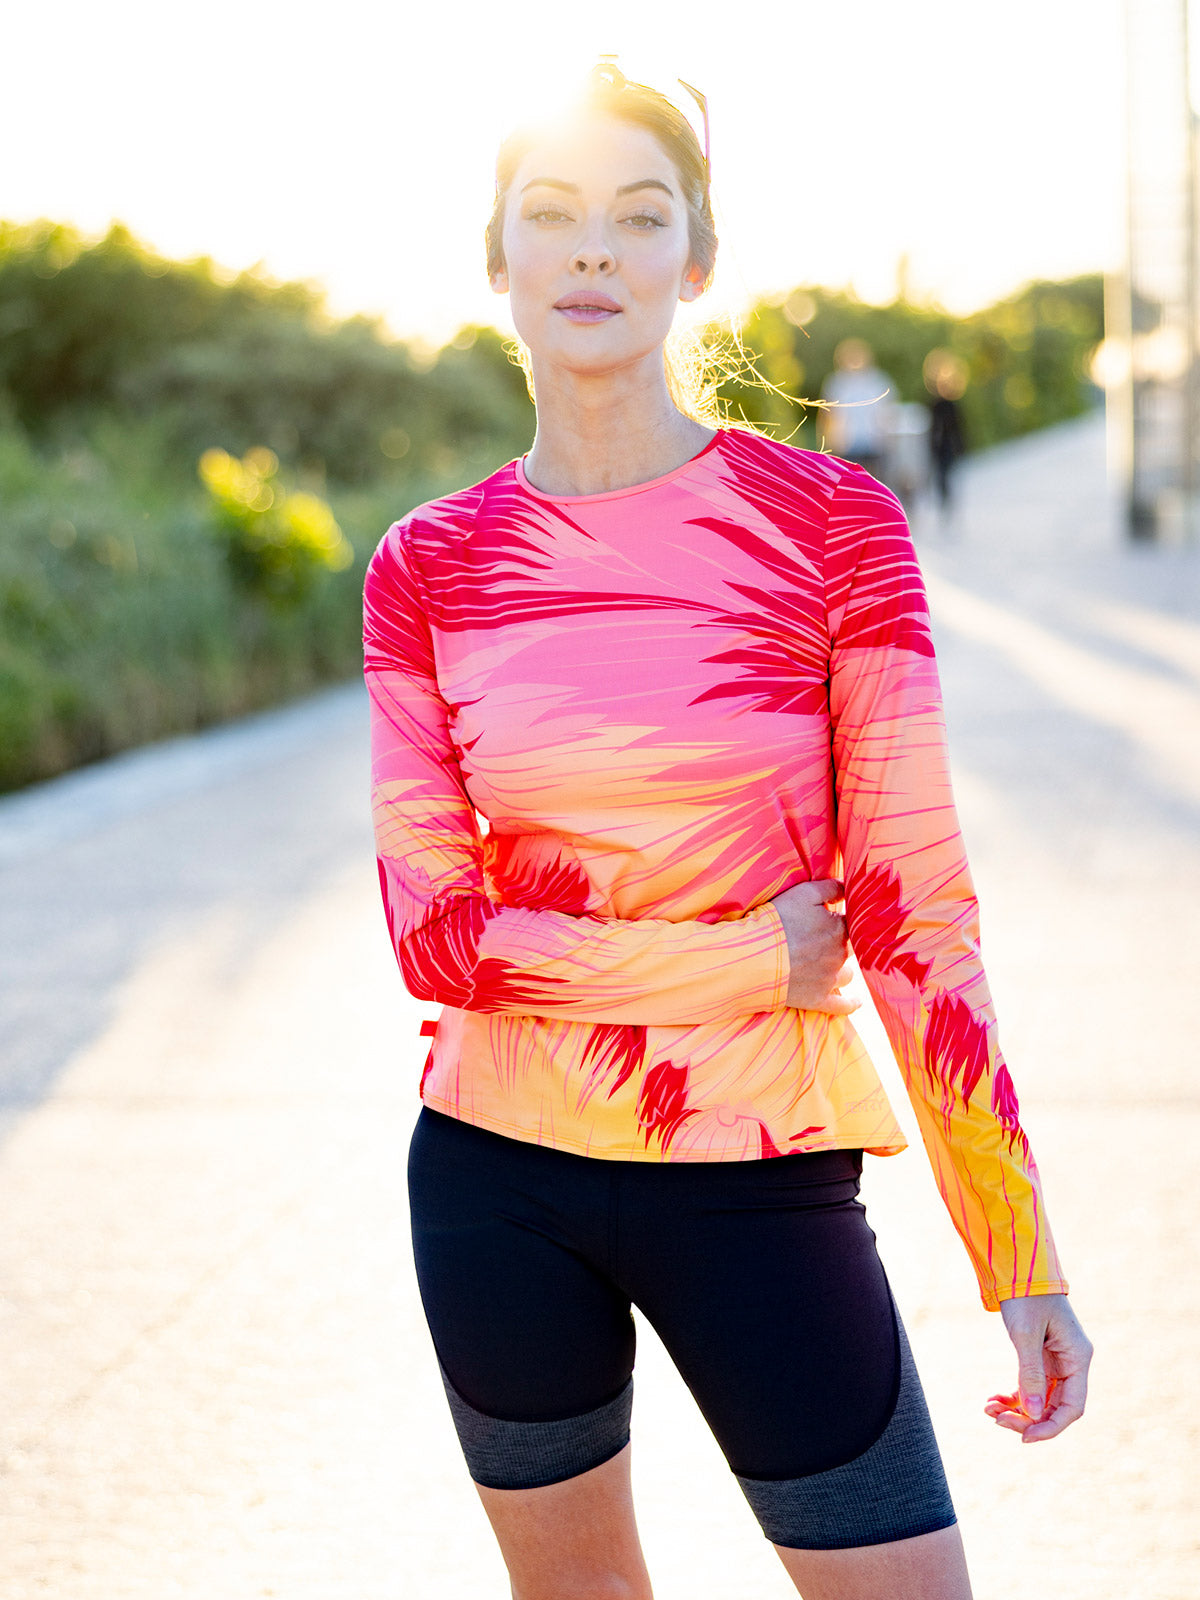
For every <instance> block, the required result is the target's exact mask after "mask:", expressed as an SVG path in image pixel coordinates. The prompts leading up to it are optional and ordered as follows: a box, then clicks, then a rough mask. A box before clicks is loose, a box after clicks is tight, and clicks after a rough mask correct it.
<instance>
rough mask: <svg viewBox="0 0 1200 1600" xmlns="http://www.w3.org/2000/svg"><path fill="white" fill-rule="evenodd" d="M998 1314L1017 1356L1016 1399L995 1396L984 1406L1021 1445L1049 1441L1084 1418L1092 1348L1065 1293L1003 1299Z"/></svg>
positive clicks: (1001, 1395)
mask: <svg viewBox="0 0 1200 1600" xmlns="http://www.w3.org/2000/svg"><path fill="white" fill-rule="evenodd" d="M1000 1314H1001V1316H1002V1317H1003V1318H1004V1326H1005V1327H1006V1328H1007V1329H1008V1336H1009V1338H1010V1339H1011V1340H1012V1342H1013V1344H1014V1346H1015V1347H1016V1351H1017V1360H1018V1369H1017V1383H1018V1388H1017V1392H1016V1393H1015V1394H994V1395H993V1396H992V1397H991V1399H990V1400H989V1401H988V1403H987V1405H986V1406H984V1408H983V1409H984V1410H985V1411H986V1412H987V1414H988V1416H989V1417H992V1418H994V1419H995V1421H996V1422H998V1423H999V1425H1000V1426H1001V1427H1002V1428H1012V1429H1013V1430H1014V1432H1016V1433H1019V1434H1021V1435H1022V1443H1023V1444H1036V1443H1037V1442H1038V1440H1039V1439H1053V1438H1054V1436H1055V1435H1056V1434H1059V1433H1061V1432H1062V1431H1063V1429H1064V1428H1068V1427H1070V1425H1071V1423H1072V1422H1076V1421H1078V1419H1079V1418H1080V1417H1081V1416H1082V1415H1083V1408H1084V1404H1085V1402H1086V1400H1087V1380H1088V1368H1089V1366H1090V1365H1091V1362H1092V1346H1091V1342H1090V1340H1089V1339H1088V1336H1087V1334H1086V1333H1084V1331H1083V1329H1082V1328H1081V1327H1080V1326H1079V1321H1078V1319H1077V1318H1076V1316H1075V1313H1074V1312H1073V1311H1072V1310H1071V1307H1070V1304H1069V1303H1068V1300H1067V1297H1066V1295H1065V1294H1031V1295H1029V1296H1027V1297H1026V1298H1025V1299H1021V1300H1002V1301H1001V1302H1000Z"/></svg>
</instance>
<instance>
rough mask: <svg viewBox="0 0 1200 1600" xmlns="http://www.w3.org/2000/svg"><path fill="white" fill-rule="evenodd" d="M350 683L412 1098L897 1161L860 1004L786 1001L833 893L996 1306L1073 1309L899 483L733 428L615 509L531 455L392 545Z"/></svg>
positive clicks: (591, 1151)
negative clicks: (777, 899)
mask: <svg viewBox="0 0 1200 1600" xmlns="http://www.w3.org/2000/svg"><path fill="white" fill-rule="evenodd" d="M365 667H366V677H367V684H368V687H369V692H370V701H371V717H372V758H373V805H374V817H375V828H376V837H377V848H378V856H379V873H380V882H381V885H382V891H383V899H384V905H385V909H386V913H387V919H388V925H389V928H390V931H391V936H392V941H393V945H394V947H395V951H396V955H397V957H398V960H399V964H400V968H401V971H402V974H403V977H404V980H405V983H406V984H407V987H408V988H409V990H410V991H411V993H412V994H414V995H415V996H417V997H418V998H420V999H423V1000H426V1001H434V1002H437V1003H439V1004H440V1005H441V1006H442V1007H443V1010H442V1012H441V1016H440V1019H439V1021H438V1023H437V1027H436V1034H435V1037H434V1040H433V1044H432V1047H431V1049H430V1052H429V1057H428V1059H427V1062H426V1065H425V1071H424V1075H423V1078H422V1082H421V1094H422V1097H423V1099H424V1101H425V1103H426V1104H427V1105H429V1106H431V1107H433V1108H434V1109H436V1110H438V1111H441V1112H444V1113H446V1114H448V1115H450V1116H453V1117H459V1118H462V1119H464V1120H466V1121H468V1122H472V1123H476V1124H478V1125H480V1126H483V1127H486V1128H490V1129H492V1130H494V1131H495V1132H498V1133H502V1134H506V1135H508V1136H509V1137H513V1138H517V1139H524V1140H532V1141H534V1142H537V1143H540V1144H545V1145H551V1146H553V1147H555V1148H557V1149H562V1150H570V1151H575V1152H578V1153H582V1154H584V1155H589V1156H595V1157H598V1158H602V1159H603V1158H606V1159H617V1160H624V1161H725V1160H744V1159H756V1158H762V1157H771V1156H775V1155H780V1154H784V1153H787V1152H791V1151H799V1150H827V1149H833V1148H862V1149H865V1150H868V1151H871V1152H874V1153H876V1154H880V1155H888V1154H892V1153H894V1152H896V1151H898V1150H900V1149H902V1148H903V1147H904V1143H905V1141H904V1138H903V1135H902V1133H901V1132H900V1129H899V1126H898V1125H897V1123H896V1120H895V1116H894V1114H893V1112H892V1109H891V1107H890V1105H889V1104H888V1101H887V1098H886V1095H885V1094H884V1092H883V1089H882V1086H881V1085H880V1082H879V1079H878V1077H877V1075H876V1072H875V1069H874V1067H873V1066H872V1064H871V1062H870V1060H869V1058H868V1056H867V1054H866V1051H865V1050H864V1048H863V1046H862V1044H861V1042H860V1040H859V1038H858V1036H857V1035H856V1033H855V1031H854V1028H853V1026H852V1025H851V1023H850V1022H849V1020H848V1019H847V1018H845V1017H839V1016H829V1015H826V1014H824V1013H821V1012H815V1011H807V1010H799V1009H796V1008H793V1007H789V1006H788V1005H787V1004H786V995H787V986H788V975H789V962H788V952H787V941H786V937H785V933H784V928H783V924H782V922H781V920H780V917H779V915H778V913H777V912H776V911H775V910H774V908H773V907H772V906H771V905H770V904H769V902H770V900H771V898H772V897H773V896H775V895H777V894H779V893H780V892H781V891H782V890H784V889H785V888H788V887H789V886H791V885H793V884H796V883H799V882H802V881H805V880H808V879H816V878H829V877H838V878H842V879H843V881H844V883H845V892H846V911H847V918H848V923H849V928H850V935H851V941H852V947H853V950H854V954H855V956H856V958H857V961H858V963H859V966H860V967H861V969H862V972H863V974H864V976H865V979H866V982H867V984H868V987H869V988H870V991H871V994H872V996H873V998H874V1001H875V1003H876V1006H877V1009H878V1011H879V1013H880V1015H881V1017H882V1019H883V1022H884V1025H885V1027H886V1029H887V1033H888V1037H889V1040H890V1043H891V1046H892V1049H893V1051H894V1053H895V1056H896V1060H897V1062H898V1063H899V1066H900V1069H901V1071H902V1073H903V1075H904V1078H905V1081H906V1084H907V1086H908V1090H909V1094H910V1097H911V1099H912V1102H913V1105H914V1107H915V1110H916V1114H917V1117H918V1120H919V1123H920V1127H921V1132H922V1136H923V1138H924V1142H925V1145H926V1149H927V1150H928V1153H929V1157H930V1160H931V1163H932V1166H933V1171H934V1175H935V1177H936V1180H937V1183H938V1186H939V1188H940V1190H941V1193H942V1196H943V1198H944V1200H945V1203H946V1206H947V1208H948V1209H949V1212H950V1216H951V1218H952V1220H953V1222H954V1224H955V1227H956V1228H957V1229H958V1232H959V1234H960V1236H961V1237H962V1239H963V1242H964V1244H965V1245H966V1248H967V1250H968V1252H969V1254H970V1257H971V1260H972V1263H973V1265H974V1267H975V1271H976V1274H977V1276H978V1279H979V1284H980V1289H981V1293H982V1296H983V1300H984V1304H985V1305H987V1306H989V1307H990V1308H993V1309H994V1308H995V1307H996V1306H997V1305H998V1303H999V1301H1000V1300H1002V1299H1006V1298H1010V1297H1013V1296H1021V1295H1028V1294H1038V1293H1050V1292H1055V1291H1062V1290H1065V1288H1066V1285H1065V1283H1064V1280H1063V1277H1062V1272H1061V1269H1060V1267H1059V1264H1058V1259H1057V1256H1056V1253H1055V1249H1054V1244H1053V1241H1052V1239H1051V1235H1050V1231H1049V1228H1048V1226H1047V1222H1046V1217H1045V1214H1044V1211H1043V1206H1042V1199H1041V1192H1040V1187H1039V1180H1038V1173H1037V1168H1036V1166H1035V1164H1034V1161H1033V1158H1032V1155H1031V1153H1030V1150H1029V1145H1028V1142H1027V1140H1026V1137H1025V1134H1024V1132H1023V1130H1022V1128H1021V1125H1020V1121H1019V1119H1018V1111H1017V1100H1016V1096H1015V1094H1014V1091H1013V1085H1012V1081H1011V1079H1010V1077H1009V1074H1008V1070H1007V1068H1006V1066H1005V1064H1004V1060H1003V1057H1002V1056H1001V1053H1000V1049H999V1046H998V1043H997V1038H996V1025H995V1019H994V1015H993V1010H992V1003H991V999H990V996H989V992H988V987H987V981H986V978H985V975H984V970H983V966H982V964H981V960H980V953H979V942H978V915H977V905H976V899H975V894H974V891H973V888H972V884H971V879H970V875H969V871H968V867H967V862H966V858H965V855H964V852H963V845H962V840H961V837H960V833H959V827H958V823H957V819H956V816H955V811H954V803H953V797H952V794H951V789H950V780H949V772H948V766H947V756H946V746H945V736H944V728H943V715H942V705H941V694H940V689H939V684H938V677H937V670H936V665H935V662H934V655H933V648H932V644H931V640H930V630H929V621H928V613H927V608H926V602H925V594H924V588H923V585H922V581H921V574H920V569H919V567H918V564H917V560H916V556H915V554H914V551H913V546H912V542H911V538H910V535H909V532H908V528H907V525H906V523H905V519H904V514H903V512H902V510H901V508H900V505H899V503H898V501H897V500H896V499H895V497H894V496H893V495H892V494H891V492H890V491H889V490H888V489H886V488H885V487H884V486H883V485H882V484H880V483H878V482H877V481H876V480H875V479H874V478H872V477H870V476H869V475H868V474H867V473H866V472H864V471H863V470H862V469H861V468H859V467H855V466H852V465H849V464H847V463H846V462H843V461H839V460H837V459H836V458H834V457H830V456H826V455H821V454H817V453H815V452H812V451H806V450H799V449H795V448H793V447H791V446H789V445H785V444H780V443H777V442H776V441H774V440H770V439H765V438H762V437H759V436H757V435H754V434H750V433H748V432H746V431H744V430H739V429H722V430H720V431H718V433H717V434H716V436H715V437H714V438H713V439H712V440H711V441H710V443H709V444H708V445H707V446H706V447H705V448H704V449H703V450H702V451H701V452H700V454H699V455H697V456H695V457H693V458H692V459H691V460H690V461H688V462H686V463H685V464H684V465H683V466H681V467H679V468H678V469H676V470H675V471H674V472H670V473H667V474H666V475H665V476H663V477H661V478H656V479H654V480H652V481H651V482H649V483H643V484H638V485H635V486H633V487H631V488H627V489H620V490H616V491H613V492H610V493H603V494H590V495H577V496H554V495H549V494H545V493H543V492H541V491H540V490H538V489H536V488H534V487H533V486H532V485H531V484H530V483H529V482H528V480H527V478H526V477H525V474H524V471H523V467H522V464H521V462H519V461H515V462H510V463H509V464H508V465H507V466H504V467H502V468H500V470H499V471H497V472H495V473H493V474H492V475H491V476H490V477H488V478H487V479H485V480H484V481H483V482H482V483H479V484H476V485H474V486H473V487H471V488H469V489H464V490H462V491H460V492H458V493H456V494H451V495H449V496H447V497H445V498H444V499H440V500H436V501H433V502H431V503H429V504H427V505H424V506H421V507H419V508H418V509H416V510H415V511H413V512H411V513H410V514H409V515H408V516H406V517H405V518H404V519H403V520H402V521H400V522H398V523H396V524H395V525H394V526H393V527H392V528H390V529H389V530H388V532H387V534H386V535H385V536H384V538H383V540H382V542H381V543H380V545H379V548H378V550H377V551H376V553H375V555H374V557H373V559H372V561H371V564H370V568H369V571H368V574H367V580H366V593H365Z"/></svg>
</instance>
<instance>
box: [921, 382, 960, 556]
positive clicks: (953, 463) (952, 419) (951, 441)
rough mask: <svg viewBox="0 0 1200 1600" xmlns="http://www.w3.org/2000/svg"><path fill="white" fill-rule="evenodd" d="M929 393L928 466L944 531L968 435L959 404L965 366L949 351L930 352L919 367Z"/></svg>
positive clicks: (951, 513) (951, 511)
mask: <svg viewBox="0 0 1200 1600" xmlns="http://www.w3.org/2000/svg"><path fill="white" fill-rule="evenodd" d="M922 371H923V374H924V378H925V387H926V388H927V389H928V390H929V394H930V397H931V398H930V401H929V465H930V475H931V477H932V480H933V487H934V492H935V494H936V496H937V507H938V516H939V519H940V522H941V526H942V528H943V530H946V529H949V528H950V527H951V526H952V524H953V521H954V518H955V512H956V509H957V502H956V499H955V495H954V478H955V471H956V468H957V466H958V463H959V462H960V461H961V460H962V458H963V456H964V455H965V454H966V452H967V436H966V430H965V428H964V426H963V417H962V407H961V405H960V404H959V402H960V401H961V400H962V397H963V395H964V394H965V393H966V388H967V364H966V362H965V361H964V360H963V359H962V357H961V356H959V355H956V354H955V353H954V352H953V351H952V350H931V351H930V352H929V354H928V355H927V356H926V357H925V361H924V365H923V368H922Z"/></svg>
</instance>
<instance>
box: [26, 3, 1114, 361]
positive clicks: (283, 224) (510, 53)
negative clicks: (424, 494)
mask: <svg viewBox="0 0 1200 1600" xmlns="http://www.w3.org/2000/svg"><path fill="white" fill-rule="evenodd" d="M4 43H5V54H6V57H7V66H8V70H7V72H6V74H5V78H6V83H5V93H4V96H3V97H2V99H0V148H2V149H3V150H4V152H5V156H4V160H3V163H2V164H0V216H5V217H8V218H13V219H16V220H29V219H32V218H34V217H38V216H48V217H53V218H55V219H56V220H64V221H71V222H74V223H76V224H77V225H79V226H80V227H82V228H83V229H84V230H86V231H88V232H98V231H101V230H103V229H104V228H105V227H106V226H107V224H108V222H109V221H110V219H112V218H119V219H121V220H122V221H124V222H126V223H127V224H128V225H129V226H130V227H131V228H132V229H133V231H134V232H135V233H136V234H138V235H139V236H140V237H142V238H144V239H145V240H147V241H148V242H149V243H150V244H152V245H154V246H155V247H157V248H158V249H159V250H161V251H163V252H164V253H166V254H168V255H172V256H190V255H199V254H207V255H211V256H213V257H215V258H216V259H217V260H218V261H220V262H223V263H225V264H226V265H229V266H232V267H242V266H247V265H249V264H251V263H253V262H256V261H261V262H263V263H264V265H265V266H266V268H267V269H268V270H269V271H270V272H272V273H273V274H274V275H276V276H278V277H304V278H317V279H320V280H321V281H322V282H323V283H324V284H325V285H326V287H327V288H328V290H329V294H330V298H331V301H332V304H333V306H334V308H335V309H336V310H338V311H343V312H351V311H358V310H365V311H372V312H381V313H383V314H384V315H385V317H386V318H387V320H388V322H389V324H390V325H391V326H392V327H393V328H394V329H395V330H396V332H398V333H401V334H421V335H423V336H424V337H426V338H428V339H432V340H435V341H440V340H441V339H444V338H445V337H446V336H448V334H450V333H451V332H452V331H453V330H454V329H455V328H456V327H457V326H459V325H460V324H461V323H463V322H467V321H492V322H495V323H496V324H497V325H498V326H501V327H504V328H506V329H507V328H508V327H509V323H508V321H507V313H506V304H507V303H506V302H505V301H503V300H501V299H498V298H497V297H495V296H493V295H492V294H491V292H490V291H489V289H488V286H487V281H486V278H485V275H484V269H483V226H484V223H485V221H486V218H487V213H488V210H489V208H490V202H491V195H492V166H493V160H494V156H495V148H496V145H497V143H498V141H499V139H500V137H501V135H502V134H503V133H504V132H505V131H506V129H507V128H508V127H509V126H510V125H511V124H512V123H514V122H516V121H517V120H519V118H520V117H521V114H522V112H523V111H524V109H525V108H526V107H527V106H528V105H529V104H531V103H532V102H533V101H535V100H536V99H537V98H539V97H540V96H541V95H542V94H543V93H544V92H546V91H548V90H555V89H561V88H562V86H564V85H566V84H569V83H570V82H572V81H573V80H576V79H578V78H580V77H581V76H582V75H583V74H584V73H585V72H586V70H587V68H588V67H589V66H590V65H591V64H592V62H593V61H594V60H595V57H596V55H597V54H598V53H599V52H615V53H616V54H617V56H618V60H619V63H620V65H621V66H622V68H623V69H624V70H625V71H626V72H627V73H628V74H629V76H631V77H639V78H642V79H643V80H644V81H650V82H653V83H654V84H655V85H656V86H658V87H660V88H664V89H667V90H669V91H670V90H673V89H674V87H675V82H674V81H675V79H676V78H678V77H683V78H686V79H687V80H688V81H689V82H690V83H694V84H696V85H698V86H699V87H700V88H701V89H702V90H704V92H705V93H706V94H707V95H708V97H709V105H710V114H711V118H712V141H713V195H714V203H715V209H716V212H717V222H718V229H719V232H720V234H721V239H722V246H721V258H720V261H719V264H718V274H717V281H716V283H715V284H714V287H713V290H712V291H711V292H710V299H709V304H710V307H711V308H712V309H713V310H722V309H727V308H736V307H738V306H739V305H741V304H744V303H745V302H746V300H747V299H748V298H749V297H750V296H751V295H753V294H759V293H770V292H774V291H781V290H784V289H787V288H790V287H792V286H793V285H795V284H797V283H801V282H809V283H814V282H816V283H826V284H832V285H839V284H848V283H852V284H853V285H854V286H855V287H856V288H857V289H858V291H859V292H860V293H861V294H862V295H863V296H864V297H865V298H867V299H886V298H890V295H891V293H892V291H893V289H894V286H895V283H896V272H897V263H898V260H899V258H900V257H901V256H902V255H907V256H908V258H909V280H910V285H911V288H912V289H913V291H915V292H916V293H917V294H928V295H932V296H935V297H937V298H939V299H941V300H942V301H944V302H945V303H946V304H948V305H949V306H951V307H952V308H953V309H956V310H968V309H971V308H973V307H975V306H978V305H981V304H983V303H985V302H986V301H988V300H991V299H993V298H995V297H997V296H999V295H1001V294H1004V293H1006V292H1008V291H1009V290H1010V289H1012V288H1014V287H1016V286H1017V285H1018V284H1019V283H1021V282H1022V281H1023V280H1025V279H1027V278H1030V277H1035V276H1042V277H1059V276H1066V275H1068V274H1072V273H1076V272H1085V271H1089V270H1092V269H1095V268H1099V267H1104V266H1109V265H1113V264H1115V263H1116V262H1117V260H1118V259H1119V257H1120V229H1121V183H1122V178H1121V171H1122V160H1123V148H1122V131H1121V130H1122V121H1123V111H1122V101H1121V96H1122V87H1123V85H1122V71H1123V69H1122V53H1121V32H1120V0H1004V4H996V3H994V0H832V3H830V0H823V3H821V4H819V5H818V4H813V3H811V0H757V3H755V4H753V5H747V4H729V5H725V6H721V7H717V6H715V5H711V4H706V3H705V0H692V3H691V4H690V5H687V6H685V5H678V4H673V5H667V4H665V3H664V0H605V3H604V4H603V5H595V4H586V5H585V4H582V3H579V0H575V3H572V0H516V3H511V0H510V3H509V4H508V5H502V4H497V3H495V0H492V3H491V4H489V5H487V6H486V7H482V8H480V9H476V7H475V6H474V5H473V4H472V3H471V0H467V3H466V4H464V3H463V0H457V3H456V0H441V3H440V4H439V3H437V0H421V3H419V4H413V3H411V0H393V3H391V4H383V3H381V0H338V3H337V4H331V3H327V0H319V3H317V0H289V3H288V4H283V3H282V0H211V3H208V4H204V3H199V4H196V5H187V6H184V5H173V4H164V0H105V3H104V4H103V5H97V4H96V3H95V0H86V3H84V0H59V3H58V4H56V5H24V6H20V7H18V8H14V9H13V11H11V12H10V14H9V16H8V18H7V20H6V22H5V28H4ZM677 92H678V94H679V96H680V97H681V104H683V105H685V106H688V105H690V102H689V101H688V100H687V97H686V95H684V93H683V91H682V90H678V91H677Z"/></svg>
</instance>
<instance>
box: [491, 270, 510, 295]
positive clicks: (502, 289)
mask: <svg viewBox="0 0 1200 1600" xmlns="http://www.w3.org/2000/svg"><path fill="white" fill-rule="evenodd" d="M488 282H489V283H490V284H491V286H492V293H493V294H507V293H508V269H507V267H501V268H500V269H499V270H498V271H496V272H493V273H492V275H491V277H490V278H489V279H488Z"/></svg>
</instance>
